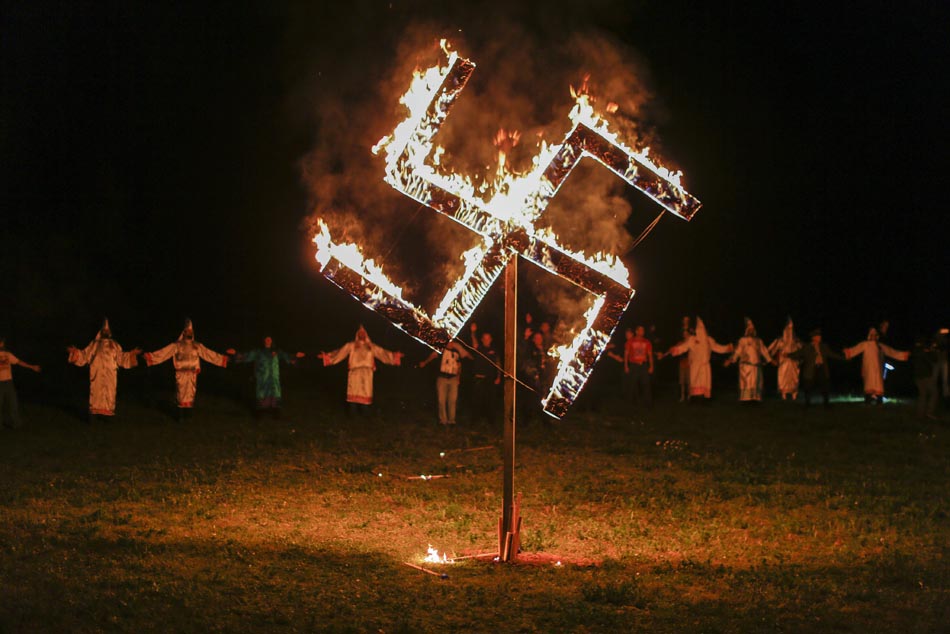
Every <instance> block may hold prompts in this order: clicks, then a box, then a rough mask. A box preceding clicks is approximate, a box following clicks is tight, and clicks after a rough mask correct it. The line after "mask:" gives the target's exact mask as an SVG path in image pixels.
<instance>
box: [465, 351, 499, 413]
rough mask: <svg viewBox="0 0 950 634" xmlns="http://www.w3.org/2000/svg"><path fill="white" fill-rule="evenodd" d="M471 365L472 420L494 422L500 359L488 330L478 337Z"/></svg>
mask: <svg viewBox="0 0 950 634" xmlns="http://www.w3.org/2000/svg"><path fill="white" fill-rule="evenodd" d="M473 356H474V360H473V361H472V365H473V366H474V369H473V371H472V374H473V376H472V420H473V422H476V421H479V420H481V419H484V420H486V421H488V422H489V423H491V422H494V420H495V416H496V412H497V409H498V408H497V404H498V386H499V385H501V371H500V370H499V369H498V368H499V367H500V365H501V361H500V359H499V358H498V352H497V351H496V350H495V345H494V343H493V341H492V336H491V333H490V332H483V333H481V336H480V337H479V341H478V351H477V352H476V353H475V354H474V355H473Z"/></svg>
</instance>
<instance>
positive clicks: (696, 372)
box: [670, 335, 729, 398]
mask: <svg viewBox="0 0 950 634" xmlns="http://www.w3.org/2000/svg"><path fill="white" fill-rule="evenodd" d="M684 352H689V357H688V358H689V394H690V396H703V397H705V398H709V397H710V396H712V368H710V366H709V355H710V353H711V352H718V353H720V354H728V353H729V346H724V345H722V344H720V343H717V342H716V340H715V339H713V338H712V337H710V336H709V335H705V336H703V335H691V336H690V338H689V339H687V340H686V341H683V342H681V343H678V344H676V345H675V346H673V347H672V348H670V354H672V355H674V356H679V355H681V354H683V353H684Z"/></svg>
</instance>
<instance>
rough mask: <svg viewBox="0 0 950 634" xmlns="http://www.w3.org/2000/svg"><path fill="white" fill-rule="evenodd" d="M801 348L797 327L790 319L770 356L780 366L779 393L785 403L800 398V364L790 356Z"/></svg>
mask: <svg viewBox="0 0 950 634" xmlns="http://www.w3.org/2000/svg"><path fill="white" fill-rule="evenodd" d="M801 348H802V342H801V341H800V340H799V339H798V337H796V336H795V327H794V325H793V324H792V318H791V317H789V318H788V321H787V322H786V323H785V330H783V331H782V336H781V337H779V338H778V339H776V340H775V341H773V342H772V343H771V344H770V345H769V354H770V355H772V358H773V359H774V361H773V362H774V363H777V364H778V391H779V394H781V395H782V400H783V401H784V400H788V399H789V398H791V400H793V401H794V400H795V399H797V398H798V383H799V375H800V374H801V368H800V366H799V363H800V362H799V361H798V359H796V358H795V357H792V356H790V355H792V354H794V353H796V352H798V351H799V350H801Z"/></svg>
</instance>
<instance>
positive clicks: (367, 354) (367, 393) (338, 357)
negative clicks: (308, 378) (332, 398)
mask: <svg viewBox="0 0 950 634" xmlns="http://www.w3.org/2000/svg"><path fill="white" fill-rule="evenodd" d="M320 358H321V359H323V365H324V366H328V365H335V364H337V363H339V362H340V361H342V360H343V359H347V358H349V363H348V368H349V373H348V374H347V379H346V402H347V403H356V404H358V405H371V404H372V402H373V372H375V371H376V360H377V359H379V360H380V361H382V362H383V363H385V364H387V365H400V363H401V361H402V353H401V352H390V351H389V350H384V349H383V348H381V347H379V346H377V345H376V344H375V343H373V342H372V341H370V339H369V334H367V332H366V329H365V328H363V327H362V326H360V327H359V330H357V331H356V338H355V339H354V340H353V341H350V342H349V343H346V344H344V345H343V347H342V348H340V349H339V350H335V351H333V352H321V353H320Z"/></svg>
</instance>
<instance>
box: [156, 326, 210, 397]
mask: <svg viewBox="0 0 950 634" xmlns="http://www.w3.org/2000/svg"><path fill="white" fill-rule="evenodd" d="M168 359H172V363H173V364H174V366H175V387H176V397H177V399H178V407H179V408H180V409H190V408H192V407H194V405H195V392H196V391H197V390H198V373H200V372H201V361H202V360H204V361H207V362H208V363H211V364H213V365H216V366H218V367H222V368H226V367H228V358H227V357H226V356H224V355H223V354H220V353H218V352H215V351H214V350H210V349H208V348H206V347H205V346H204V345H202V344H200V343H198V342H197V341H195V330H194V327H193V326H192V325H191V320H190V319H187V320H185V328H184V330H182V331H181V334H180V335H179V336H178V340H177V341H175V342H173V343H170V344H168V345H167V346H165V347H164V348H161V349H159V350H156V351H155V352H146V353H145V363H146V364H147V365H149V366H153V365H157V364H159V363H164V362H165V361H167V360H168Z"/></svg>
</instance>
